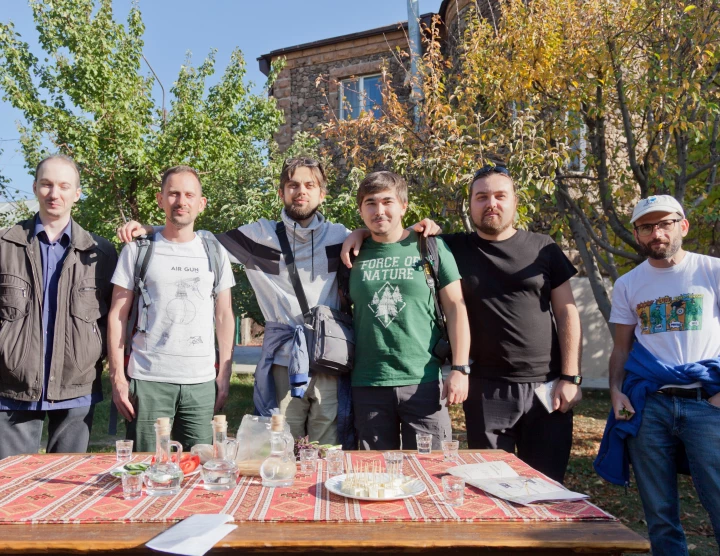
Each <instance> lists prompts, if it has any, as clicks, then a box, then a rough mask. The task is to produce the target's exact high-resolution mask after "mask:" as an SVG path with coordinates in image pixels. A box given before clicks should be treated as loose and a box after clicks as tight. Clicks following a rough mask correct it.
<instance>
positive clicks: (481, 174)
mask: <svg viewBox="0 0 720 556" xmlns="http://www.w3.org/2000/svg"><path fill="white" fill-rule="evenodd" d="M491 174H500V175H501V176H505V177H506V178H508V179H509V180H510V183H511V184H512V190H513V194H515V195H517V185H515V180H514V179H513V177H512V174H510V171H509V170H508V168H507V166H505V163H504V162H492V161H490V164H485V165H484V166H483V167H482V168H480V169H479V170H478V171H477V172H475V174H474V175H473V179H472V182H470V197H472V195H473V187H474V185H475V182H476V181H478V180H480V179H483V178H486V177H488V176H489V175H491Z"/></svg>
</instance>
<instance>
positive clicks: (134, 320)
mask: <svg viewBox="0 0 720 556" xmlns="http://www.w3.org/2000/svg"><path fill="white" fill-rule="evenodd" d="M136 242H137V245H138V253H137V257H136V259H135V272H134V278H135V288H134V290H133V291H134V293H135V298H136V299H135V300H133V304H132V310H131V312H130V318H128V321H127V329H126V330H127V333H126V335H125V354H126V355H129V354H130V351H131V349H132V337H133V331H134V330H135V329H137V330H138V331H140V332H146V331H147V325H148V307H149V306H150V305H152V298H151V297H150V293H149V292H148V290H147V287H146V286H145V275H146V274H147V270H148V266H149V265H150V260H151V259H152V254H153V251H154V249H155V236H154V234H151V235H149V236H145V235H143V236H140V238H139V239H137V240H136ZM137 301H139V302H140V305H141V306H142V308H141V309H139V310H138V303H137Z"/></svg>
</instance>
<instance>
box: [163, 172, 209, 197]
mask: <svg viewBox="0 0 720 556" xmlns="http://www.w3.org/2000/svg"><path fill="white" fill-rule="evenodd" d="M176 174H192V175H193V176H195V179H196V180H197V182H198V184H199V185H200V193H201V194H202V182H201V181H200V176H199V175H198V173H197V170H195V168H193V167H191V166H184V165H180V166H173V167H172V168H168V169H167V170H165V172H163V175H162V179H161V180H160V191H162V190H163V189H164V188H165V183H166V182H167V181H168V180H169V179H170V178H171V177H172V176H174V175H176Z"/></svg>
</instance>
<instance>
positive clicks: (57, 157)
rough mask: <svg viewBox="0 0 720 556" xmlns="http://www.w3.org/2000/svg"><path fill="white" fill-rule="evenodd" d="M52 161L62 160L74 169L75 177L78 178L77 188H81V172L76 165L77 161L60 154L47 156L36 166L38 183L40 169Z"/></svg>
mask: <svg viewBox="0 0 720 556" xmlns="http://www.w3.org/2000/svg"><path fill="white" fill-rule="evenodd" d="M50 160H61V161H63V162H65V163H66V164H68V165H69V166H71V167H72V169H73V170H75V175H76V176H77V187H80V170H79V169H78V167H77V164H75V161H74V160H73V159H72V158H70V157H69V156H68V155H66V154H60V153H57V154H51V155H50V156H46V157H45V158H43V159H42V160H41V161H40V162H38V164H37V166H35V181H37V177H38V174H39V173H40V169H41V168H42V166H43V164H45V163H46V162H48V161H50Z"/></svg>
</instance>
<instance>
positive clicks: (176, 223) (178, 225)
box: [170, 213, 195, 230]
mask: <svg viewBox="0 0 720 556" xmlns="http://www.w3.org/2000/svg"><path fill="white" fill-rule="evenodd" d="M193 222H195V220H194V219H193V220H190V221H189V222H188V221H184V220H179V219H178V218H177V217H176V216H175V214H174V213H173V214H170V223H171V224H172V225H173V226H175V227H176V228H177V229H178V230H182V229H183V228H187V227H188V226H192V224H193Z"/></svg>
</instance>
